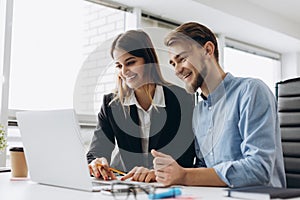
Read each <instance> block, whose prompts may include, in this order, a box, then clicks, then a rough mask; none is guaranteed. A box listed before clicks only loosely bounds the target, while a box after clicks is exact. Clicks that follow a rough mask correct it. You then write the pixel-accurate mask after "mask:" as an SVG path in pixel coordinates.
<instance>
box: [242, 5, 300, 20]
mask: <svg viewBox="0 0 300 200" xmlns="http://www.w3.org/2000/svg"><path fill="white" fill-rule="evenodd" d="M247 1H248V2H249V3H252V4H254V5H257V6H260V7H263V8H264V9H266V10H269V11H271V12H274V13H276V14H278V15H279V16H282V17H284V18H286V19H288V20H291V21H294V22H296V23H299V24H300V12H299V8H300V1H299V0H247Z"/></svg>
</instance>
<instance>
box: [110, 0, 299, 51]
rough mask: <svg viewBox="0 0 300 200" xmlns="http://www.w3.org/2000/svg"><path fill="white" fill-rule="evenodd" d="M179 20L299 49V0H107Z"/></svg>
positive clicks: (280, 48)
mask: <svg viewBox="0 0 300 200" xmlns="http://www.w3.org/2000/svg"><path fill="white" fill-rule="evenodd" d="M107 1H111V2H117V3H121V4H123V5H127V6H129V7H138V8H141V9H142V10H143V11H145V12H147V13H151V14H153V15H155V16H158V17H162V18H165V19H169V20H173V21H175V22H178V23H183V22H186V21H198V22H200V23H203V24H205V25H207V26H208V27H210V28H211V29H212V30H213V31H214V32H216V33H219V34H224V35H225V36H226V37H230V38H234V39H237V40H241V41H244V42H246V43H250V44H252V45H256V46H260V47H263V48H265V49H269V50H273V51H276V52H279V53H290V52H300V12H299V11H298V10H299V8H300V1H298V0H160V1H158V0H107Z"/></svg>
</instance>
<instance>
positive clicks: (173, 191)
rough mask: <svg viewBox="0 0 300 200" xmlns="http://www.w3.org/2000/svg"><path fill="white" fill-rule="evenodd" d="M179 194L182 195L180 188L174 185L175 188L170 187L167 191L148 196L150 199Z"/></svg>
mask: <svg viewBox="0 0 300 200" xmlns="http://www.w3.org/2000/svg"><path fill="white" fill-rule="evenodd" d="M179 195H181V190H180V188H178V187H174V188H170V189H169V190H168V191H166V192H162V193H154V194H149V195H148V198H149V199H163V198H170V197H176V196H179Z"/></svg>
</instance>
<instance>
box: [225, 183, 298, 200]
mask: <svg viewBox="0 0 300 200" xmlns="http://www.w3.org/2000/svg"><path fill="white" fill-rule="evenodd" d="M227 191H228V195H227V196H228V197H234V198H242V199H253V200H269V199H289V198H294V197H300V188H278V187H270V186H269V187H268V186H250V187H241V188H231V189H228V190H227Z"/></svg>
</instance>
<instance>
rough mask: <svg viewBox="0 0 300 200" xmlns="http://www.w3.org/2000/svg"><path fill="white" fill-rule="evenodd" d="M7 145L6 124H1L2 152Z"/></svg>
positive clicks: (0, 149) (0, 140) (0, 147)
mask: <svg viewBox="0 0 300 200" xmlns="http://www.w3.org/2000/svg"><path fill="white" fill-rule="evenodd" d="M6 147H7V144H6V134H5V129H4V126H2V125H1V124H0V153H1V152H2V151H4V149H5V148H6Z"/></svg>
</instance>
